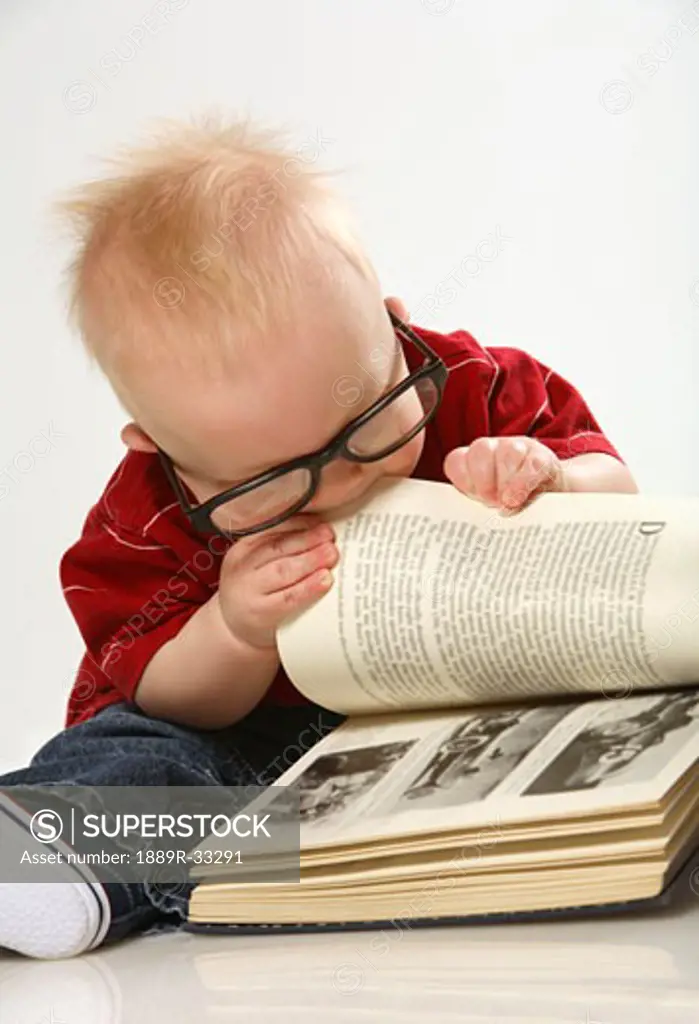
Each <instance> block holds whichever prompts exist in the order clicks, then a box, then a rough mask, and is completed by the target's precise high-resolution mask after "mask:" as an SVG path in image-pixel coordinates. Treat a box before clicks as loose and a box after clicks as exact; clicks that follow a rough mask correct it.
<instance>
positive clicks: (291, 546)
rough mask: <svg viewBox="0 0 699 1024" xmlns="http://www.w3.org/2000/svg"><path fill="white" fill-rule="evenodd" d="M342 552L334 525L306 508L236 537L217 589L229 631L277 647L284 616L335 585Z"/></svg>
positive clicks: (247, 641) (263, 645) (244, 639)
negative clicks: (333, 571)
mask: <svg viewBox="0 0 699 1024" xmlns="http://www.w3.org/2000/svg"><path fill="white" fill-rule="evenodd" d="M338 557H339V555H338V551H337V548H336V546H335V531H334V529H333V527H332V526H330V524H328V523H324V522H323V521H322V520H321V519H320V517H319V516H317V515H313V514H308V513H306V514H303V513H301V514H299V515H296V516H293V517H292V518H291V519H287V520H286V521H285V522H283V523H281V524H280V525H279V526H276V527H274V528H273V529H270V530H265V531H263V532H262V533H257V534H252V535H251V536H249V537H243V538H242V539H241V540H239V541H237V542H236V543H235V544H233V546H232V547H231V548H230V550H229V551H228V552H227V553H226V555H225V557H224V559H223V564H222V566H221V578H220V581H219V590H218V596H219V604H220V607H221V611H222V613H223V618H224V621H225V623H226V625H227V627H228V629H229V631H230V632H231V634H232V635H233V636H234V637H236V638H237V639H238V640H240V641H242V642H243V643H245V644H247V645H249V646H250V647H260V648H271V647H274V646H275V644H276V631H277V628H278V626H279V625H280V624H281V623H282V621H283V620H284V619H285V618H286V617H287V616H288V615H290V614H291V613H292V612H297V611H301V609H302V608H305V607H307V606H308V605H310V604H312V603H313V602H314V601H316V600H317V599H318V598H319V597H321V596H322V595H323V594H324V593H325V592H326V591H327V590H328V589H329V587H330V586H331V585H332V582H333V581H332V574H331V572H330V570H331V569H332V568H333V567H334V566H335V564H336V563H337V560H338Z"/></svg>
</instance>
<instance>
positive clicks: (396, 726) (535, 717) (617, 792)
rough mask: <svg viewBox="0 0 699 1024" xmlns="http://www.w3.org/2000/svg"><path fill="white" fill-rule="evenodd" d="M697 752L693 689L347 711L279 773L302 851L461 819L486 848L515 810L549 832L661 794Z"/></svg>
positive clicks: (698, 694) (515, 816)
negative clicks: (421, 710)
mask: <svg viewBox="0 0 699 1024" xmlns="http://www.w3.org/2000/svg"><path fill="white" fill-rule="evenodd" d="M697 756H699V690H696V689H695V690H686V691H683V692H682V691H677V692H674V693H670V694H654V695H652V696H644V697H630V698H626V699H625V700H620V701H610V700H593V701H585V702H582V703H579V702H575V701H565V702H561V703H554V704H547V705H543V706H541V707H530V706H518V707H515V706H508V707H503V708H480V709H475V710H470V711H461V712H457V713H452V712H444V711H442V712H432V713H430V714H427V715H424V714H423V715H414V714H413V715H401V716H376V717H374V718H371V719H356V720H352V721H351V722H350V723H347V724H345V725H343V726H341V727H340V729H338V730H336V731H335V732H334V733H331V734H330V735H329V736H327V737H325V738H324V739H323V740H322V741H321V743H320V744H319V745H318V746H316V747H314V748H313V749H312V750H310V751H308V753H307V754H305V755H304V757H303V758H302V759H301V760H300V761H299V762H298V764H297V765H295V766H294V767H293V768H292V769H290V770H289V771H288V772H287V773H285V775H284V776H283V777H282V779H281V780H280V784H281V785H287V786H291V787H292V788H294V789H295V790H296V791H297V792H298V794H299V802H300V810H301V845H302V849H304V850H310V849H312V848H313V847H318V846H321V847H322V846H325V845H333V844H337V843H343V844H345V843H352V842H366V841H368V840H374V841H375V840H379V839H380V838H382V837H386V838H388V837H397V836H400V835H406V836H407V835H414V836H423V837H424V836H426V835H429V834H434V833H437V832H439V831H444V830H446V831H450V832H451V831H452V830H453V829H458V828H460V827H472V828H479V829H481V834H482V836H483V837H484V842H483V845H484V848H485V847H486V843H485V837H486V836H487V835H489V834H490V831H491V830H492V833H493V836H492V837H493V839H494V840H495V838H496V834H497V838H498V841H499V840H500V839H502V837H503V832H502V829H503V828H504V827H505V826H506V825H508V824H512V823H515V822H518V821H519V822H527V823H532V822H537V821H540V822H548V824H547V829H548V831H547V835H549V836H552V835H553V828H554V826H553V824H552V822H554V821H556V820H558V822H559V825H560V828H561V829H563V830H564V831H566V830H570V828H571V827H572V826H571V822H572V821H573V820H574V819H575V817H576V815H583V816H585V815H593V816H597V817H599V815H600V814H602V813H603V812H605V811H608V812H609V811H614V810H619V811H622V810H625V811H627V812H628V810H629V809H632V808H634V807H639V808H641V807H643V806H644V805H645V806H648V805H649V804H652V803H653V802H657V803H659V802H660V801H661V800H662V799H663V797H664V796H665V795H666V794H667V793H668V792H669V791H670V790H671V789H672V787H673V786H674V785H675V783H676V782H677V781H678V780H679V779H680V778H681V777H682V776H683V774H684V773H685V772H687V771H688V770H690V769H691V768H692V766H693V765H694V763H695V761H696V759H697ZM613 821H614V818H612V822H613ZM613 827H614V826H613V824H612V825H610V824H609V823H607V824H606V825H605V826H604V828H607V829H609V828H613ZM578 828H579V830H580V831H581V832H582V833H583V834H585V835H587V834H588V831H589V832H590V834H591V832H592V826H591V824H590V823H587V822H583V823H582V824H580V825H579V826H578ZM483 830H486V831H483ZM591 841H592V842H594V837H593V838H592V839H591Z"/></svg>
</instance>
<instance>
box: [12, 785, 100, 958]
mask: <svg viewBox="0 0 699 1024" xmlns="http://www.w3.org/2000/svg"><path fill="white" fill-rule="evenodd" d="M30 821H31V818H30V816H29V815H28V814H27V812H26V811H25V810H24V809H23V808H22V807H20V806H19V805H17V804H15V803H13V802H12V801H11V800H10V799H9V798H8V797H7V794H4V796H3V798H2V799H1V800H0V855H1V859H2V861H3V862H4V864H5V865H10V864H15V863H19V858H20V857H21V851H22V850H23V849H26V847H27V839H28V838H29V837H30V836H31V833H30V829H29V823H30ZM45 849H46V852H47V853H50V852H55V851H58V850H60V851H61V852H62V853H64V854H65V852H66V850H67V849H68V848H67V847H66V846H65V844H63V843H61V842H60V840H59V841H58V842H57V843H55V844H46V846H45ZM87 876H88V872H86V871H82V870H81V869H79V868H78V867H76V866H75V865H73V864H67V863H66V862H65V861H63V863H62V864H61V865H60V866H57V867H56V872H55V877H56V881H53V882H0V947H2V948H4V949H10V950H13V951H14V952H16V953H21V954H22V955H23V956H29V957H35V958H37V959H42V960H60V959H64V958H66V957H72V956H77V955H79V954H80V953H85V952H87V950H89V949H94V948H95V947H96V946H99V945H100V944H101V943H102V942H103V941H104V938H105V936H106V934H107V931H108V929H109V925H110V922H111V908H110V905H109V900H108V898H107V893H106V891H105V889H104V887H103V886H102V885H101V883H100V882H99V881H97V879H95V878H94V877H93V878H90V880H89V881H88V880H87ZM44 877H45V876H44Z"/></svg>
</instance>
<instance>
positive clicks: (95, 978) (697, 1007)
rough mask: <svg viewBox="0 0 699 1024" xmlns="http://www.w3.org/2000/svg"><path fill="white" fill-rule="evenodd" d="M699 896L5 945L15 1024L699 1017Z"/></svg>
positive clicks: (628, 1021)
mask: <svg viewBox="0 0 699 1024" xmlns="http://www.w3.org/2000/svg"><path fill="white" fill-rule="evenodd" d="M698 935H699V898H698V897H695V896H693V895H692V894H691V893H689V892H688V894H687V901H686V906H685V907H683V908H681V909H680V910H679V911H676V912H673V913H671V914H668V913H662V914H655V915H644V916H643V917H638V916H629V917H625V918H616V919H606V920H604V921H599V920H598V921H577V922H560V923H546V924H543V923H542V924H537V925H516V926H512V925H510V926H497V927H493V926H490V927H480V928H458V929H456V928H453V929H452V928H449V929H447V928H445V929H436V930H429V931H420V930H417V929H413V930H409V929H407V928H406V929H403V930H397V929H395V930H391V931H390V932H389V931H386V932H383V933H370V932H353V933H344V934H336V935H325V936H323V935H314V936H313V935H305V936H304V935H297V936H286V937H284V936H277V937H242V938H232V937H231V938H229V937H220V936H195V935H187V934H185V933H177V934H168V935H150V936H146V937H136V938H133V939H129V940H127V941H125V942H122V943H120V944H118V945H115V946H113V947H112V948H111V949H109V950H108V951H102V952H100V951H97V952H95V953H91V954H89V955H87V956H85V957H82V958H80V959H77V960H71V961H61V962H54V963H45V962H44V963H36V962H28V961H24V960H22V959H20V958H19V957H15V956H11V955H10V954H0V1024H122V1022H124V1024H139V1022H141V1021H143V1022H146V1021H148V1022H149V1024H185V1022H186V1024H199V1022H205V1021H211V1022H216V1024H224V1022H229V1021H230V1022H232V1021H241V1022H242V1021H248V1020H249V1019H251V1017H252V1011H253V1010H254V1011H256V1013H255V1017H256V1019H257V1020H259V1021H261V1022H268V1021H280V1022H284V1024H301V1022H303V1024H308V1021H309V1019H312V1018H310V1017H309V1013H310V1011H313V1010H316V1011H320V1012H321V1013H322V1014H323V1016H322V1018H319V1019H322V1020H323V1021H325V1020H329V1021H332V1022H333V1024H335V1022H338V1024H342V1022H344V1021H358V1022H362V1024H365V1022H370V1021H377V1022H381V1024H393V1022H396V1024H397V1022H406V1021H416V1022H417V1021H420V1022H423V1021H424V1022H428V1024H431V1022H433V1021H442V1020H444V1021H456V1020H459V1021H462V1022H474V1024H475V1022H483V1021H493V1022H497V1024H503V1022H512V1024H515V1022H516V1024H678V1022H681V1024H690V1022H691V1024H697V1022H698V1021H699V948H698V943H697V936H698Z"/></svg>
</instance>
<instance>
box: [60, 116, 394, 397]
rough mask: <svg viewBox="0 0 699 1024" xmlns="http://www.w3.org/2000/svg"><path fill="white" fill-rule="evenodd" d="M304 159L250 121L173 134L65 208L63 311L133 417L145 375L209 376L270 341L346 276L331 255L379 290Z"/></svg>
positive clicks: (128, 157) (337, 205) (134, 152)
mask: <svg viewBox="0 0 699 1024" xmlns="http://www.w3.org/2000/svg"><path fill="white" fill-rule="evenodd" d="M317 148H318V147H317V146H316V147H315V150H317ZM308 150H309V146H308V144H306V145H302V146H301V147H297V148H296V149H294V148H293V147H291V146H290V145H289V144H288V143H287V142H286V140H285V139H284V138H283V137H282V136H281V135H280V134H278V133H275V132H273V131H271V130H267V129H261V128H256V127H253V126H252V125H251V124H250V123H249V122H247V121H246V122H233V123H230V122H225V121H223V120H222V119H221V118H207V119H204V120H203V121H200V122H198V123H193V124H190V125H184V126H183V125H179V124H176V125H173V124H168V125H165V127H164V128H161V130H160V131H159V132H157V133H156V137H155V139H154V141H152V142H151V143H150V144H149V145H148V146H144V147H141V148H137V149H130V150H127V151H126V152H125V153H123V154H122V155H121V156H120V157H117V158H116V159H115V160H113V161H111V164H112V166H113V173H112V174H111V176H108V177H105V178H103V179H101V180H98V181H93V182H90V183H88V184H86V185H84V186H83V187H81V188H80V189H78V190H77V191H76V192H75V193H74V194H73V195H72V196H70V197H69V198H68V199H67V200H65V201H63V202H62V203H61V204H60V209H61V210H62V212H63V213H64V214H67V215H68V217H69V220H70V224H71V226H72V228H73V229H74V232H75V235H76V237H77V253H76V256H75V259H74V261H73V263H72V264H71V266H70V268H69V286H70V293H71V311H72V314H73V317H74V320H75V322H76V323H77V325H78V327H79V330H80V333H81V336H82V339H83V341H84V344H85V347H86V349H87V351H88V353H89V354H90V356H91V357H92V358H93V359H94V360H95V361H96V362H97V363H98V364H99V366H100V367H101V369H102V370H103V371H104V373H105V374H106V375H107V377H108V378H109V379H110V381H111V382H112V385H113V386H114V388H115V391H116V392H117V394H118V396H119V397H120V398H121V399H122V402H124V404H125V405H126V407H127V408H129V405H130V403H129V401H128V396H129V392H130V391H131V389H132V385H133V381H134V378H135V377H136V378H138V375H139V374H140V373H141V371H142V370H143V369H144V367H145V366H147V365H153V366H156V365H157V364H158V361H159V360H162V359H163V358H166V359H177V360H179V361H181V362H183V363H184V364H185V365H187V364H188V363H190V361H192V360H196V364H197V365H198V366H199V367H200V368H202V367H204V366H209V367H210V368H212V369H216V367H218V366H220V365H221V361H222V360H225V359H226V356H227V355H230V353H231V351H232V350H235V351H238V352H239V351H240V348H239V346H240V345H244V344H245V343H246V341H248V342H250V343H253V342H254V343H258V342H259V339H260V337H261V336H262V335H264V334H265V332H267V331H269V330H274V328H275V327H276V328H277V329H278V327H279V325H280V324H283V322H284V317H285V309H286V311H287V314H288V311H289V307H290V304H292V303H293V301H294V296H296V297H297V298H298V294H299V291H300V290H301V291H305V292H306V293H307V292H308V290H309V287H310V288H311V289H312V288H313V285H314V282H316V283H318V282H320V281H321V279H324V280H325V281H327V280H328V278H329V277H332V276H334V277H335V278H338V277H341V276H342V264H341V261H339V260H338V259H337V257H338V256H340V257H341V258H342V260H344V261H345V264H349V265H351V266H352V267H353V268H354V269H355V270H356V271H358V272H359V273H361V274H362V275H364V276H365V277H369V278H371V279H372V280H373V281H375V273H374V271H373V268H372V267H371V264H370V263H369V261H368V260H367V259H366V257H365V256H364V254H363V252H362V248H361V246H360V244H359V243H358V241H357V239H356V236H355V235H354V233H353V231H352V229H351V227H350V221H349V218H348V216H347V214H346V212H345V210H344V207H343V205H342V203H341V202H340V201H339V199H338V198H337V197H336V196H335V195H334V194H333V193H332V191H331V190H330V188H329V185H328V181H329V176H328V175H327V174H323V173H321V172H320V171H319V170H318V169H316V168H315V167H314V166H313V165H314V164H315V162H316V159H317V157H318V155H319V154H318V153H317V152H315V150H314V152H315V158H314V159H309V156H308ZM338 284H339V282H338ZM192 365H193V364H192ZM131 411H133V409H132V410H131Z"/></svg>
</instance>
